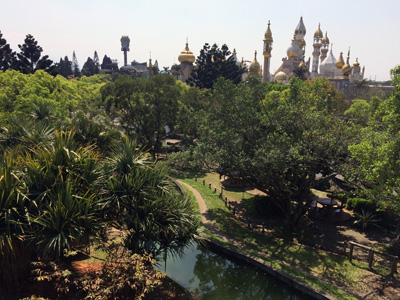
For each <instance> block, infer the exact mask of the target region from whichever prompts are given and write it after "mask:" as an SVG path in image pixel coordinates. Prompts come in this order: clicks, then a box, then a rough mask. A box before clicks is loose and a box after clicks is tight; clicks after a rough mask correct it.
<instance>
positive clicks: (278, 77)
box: [275, 71, 287, 82]
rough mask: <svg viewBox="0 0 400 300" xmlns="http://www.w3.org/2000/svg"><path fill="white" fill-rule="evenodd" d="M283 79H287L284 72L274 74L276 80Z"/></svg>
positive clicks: (282, 80)
mask: <svg viewBox="0 0 400 300" xmlns="http://www.w3.org/2000/svg"><path fill="white" fill-rule="evenodd" d="M285 80H287V75H286V73H285V72H283V71H280V72H278V73H277V74H276V75H275V81H276V82H284V81H285Z"/></svg>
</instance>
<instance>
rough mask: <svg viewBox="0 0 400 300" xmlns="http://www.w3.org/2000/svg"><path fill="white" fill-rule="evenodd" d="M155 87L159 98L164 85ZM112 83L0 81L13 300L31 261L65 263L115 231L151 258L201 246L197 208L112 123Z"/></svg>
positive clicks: (33, 78) (3, 250)
mask: <svg viewBox="0 0 400 300" xmlns="http://www.w3.org/2000/svg"><path fill="white" fill-rule="evenodd" d="M160 79H163V78H160ZM165 79H167V78H165ZM171 79H172V78H171ZM154 80H155V81H151V82H150V83H151V84H152V85H151V87H154V88H155V90H156V88H157V87H158V86H162V84H161V85H159V84H158V83H157V81H156V80H157V78H155V79H154ZM172 80H173V79H172ZM108 81H109V77H107V76H104V75H95V76H91V77H82V78H79V79H72V80H67V79H65V78H64V77H62V76H57V77H53V76H51V75H49V74H47V73H46V72H44V71H36V72H35V73H34V74H22V73H20V72H17V71H6V72H1V73H0V82H1V83H2V89H1V90H0V96H1V97H2V100H4V101H2V104H3V105H2V106H1V107H0V111H1V114H2V116H3V118H2V120H1V122H2V124H1V125H2V128H1V132H0V148H1V149H2V151H3V153H4V157H3V159H2V160H1V161H0V189H1V193H0V195H1V196H0V268H1V270H2V272H1V273H0V290H1V292H2V294H4V297H6V298H7V297H8V296H10V298H13V296H16V294H15V288H16V284H17V283H18V281H20V280H23V278H24V277H26V275H27V273H26V272H28V271H29V260H30V259H35V258H37V259H39V260H41V259H43V258H46V259H50V260H53V261H55V262H58V261H63V260H65V255H66V254H67V253H68V252H70V251H73V250H83V249H85V248H87V247H88V246H89V245H90V244H91V243H93V242H94V241H96V242H97V243H102V242H103V237H104V236H105V235H106V229H107V228H108V227H110V226H116V227H117V228H119V229H121V230H123V231H124V232H126V233H127V234H126V236H125V237H124V239H123V241H122V243H121V244H120V247H122V246H125V248H126V249H127V250H129V251H130V253H136V254H139V255H145V254H146V253H147V254H152V255H153V257H156V256H157V255H158V254H163V255H165V254H166V253H167V252H168V251H173V252H179V251H180V249H181V247H184V246H185V245H186V244H187V243H189V242H190V240H191V239H192V238H195V237H196V234H197V228H198V221H197V219H196V217H195V214H194V213H193V207H192V205H191V203H189V202H188V201H187V200H186V199H185V198H183V197H182V195H180V194H179V193H178V192H177V191H176V188H175V187H174V186H173V185H172V183H171V182H170V180H169V179H168V173H167V170H166V169H165V168H162V167H161V166H156V165H155V164H154V162H152V161H151V159H150V156H149V155H148V154H147V153H146V152H145V151H144V150H142V149H141V148H140V147H139V145H138V144H136V143H135V142H132V141H129V140H126V139H125V138H124V136H125V134H124V133H123V132H121V131H120V130H119V128H118V127H116V126H115V125H114V124H113V119H111V118H110V116H109V115H107V113H106V111H105V109H104V107H103V106H102V105H103V103H102V101H101V95H100V88H101V87H102V86H104V85H105V84H106V82H108ZM174 83H175V82H174V81H172V83H170V86H171V89H173V88H174V85H173V84H174ZM151 87H149V91H148V92H150V91H151V90H152V89H151ZM160 93H161V92H160ZM168 95H170V94H168ZM160 97H161V96H160ZM154 101H156V100H154ZM164 101H168V99H167V98H165V99H164ZM160 126H161V125H160ZM139 262H140V261H139ZM113 263H114V262H111V263H110V264H113ZM140 263H141V262H140ZM109 266H110V265H109ZM109 266H108V267H109ZM132 268H133V267H132ZM113 270H114V269H113ZM122 271H123V272H125V271H126V270H125V269H123V268H122V269H121V272H122ZM137 271H139V269H138V270H137ZM127 274H128V273H127ZM142 275H143V276H147V275H146V273H144V274H142ZM107 276H109V275H107ZM110 276H114V275H112V274H111V275H110ZM126 276H128V275H126ZM109 279H110V278H109ZM109 279H107V278H106V277H104V278H102V280H105V281H107V280H109ZM114 279H115V278H114ZM93 280H95V279H93ZM139 281H140V280H139ZM139 281H138V282H139ZM140 282H142V281H140ZM143 282H144V283H143ZM143 282H142V283H143V284H144V285H146V280H144V281H143ZM149 282H150V281H149ZM142 283H140V284H142ZM126 284H128V285H129V286H130V288H134V285H135V284H136V283H135V282H132V284H131V283H129V281H126ZM148 287H151V285H148ZM116 288H117V289H118V286H117V287H116ZM143 290H146V289H143V288H142V287H140V289H138V291H139V292H138V293H139V295H138V296H140V294H141V293H142V291H143ZM99 292H101V291H99Z"/></svg>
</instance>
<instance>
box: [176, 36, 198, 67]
mask: <svg viewBox="0 0 400 300" xmlns="http://www.w3.org/2000/svg"><path fill="white" fill-rule="evenodd" d="M195 60H196V57H195V56H194V54H193V52H192V51H190V50H189V43H188V42H187V41H186V47H185V49H183V51H182V52H181V54H179V56H178V61H179V62H180V63H190V64H192V63H194V62H195Z"/></svg>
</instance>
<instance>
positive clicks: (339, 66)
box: [336, 52, 344, 69]
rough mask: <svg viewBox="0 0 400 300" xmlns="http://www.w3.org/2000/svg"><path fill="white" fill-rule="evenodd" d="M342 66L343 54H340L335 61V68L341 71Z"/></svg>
mask: <svg viewBox="0 0 400 300" xmlns="http://www.w3.org/2000/svg"><path fill="white" fill-rule="evenodd" d="M343 66H344V59H343V52H340V56H339V58H338V59H337V61H336V68H338V69H341V68H343Z"/></svg>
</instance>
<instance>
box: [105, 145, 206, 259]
mask: <svg viewBox="0 0 400 300" xmlns="http://www.w3.org/2000/svg"><path fill="white" fill-rule="evenodd" d="M111 157H112V158H111V159H110V160H109V163H108V164H107V166H106V172H107V174H108V176H109V180H108V182H107V186H106V189H107V192H106V204H105V209H106V211H107V212H109V213H110V212H111V213H112V214H113V215H114V216H115V217H113V218H112V219H114V221H115V223H116V224H115V225H116V226H117V228H120V229H122V230H126V232H127V235H126V238H125V240H124V243H125V246H126V247H127V248H128V249H130V250H132V251H133V252H134V253H138V254H144V253H149V254H152V255H153V256H154V257H155V256H157V255H160V254H163V255H164V257H166V254H167V252H173V253H180V251H181V250H182V248H183V247H184V246H186V245H187V244H188V243H190V241H191V239H193V238H196V237H197V229H198V226H199V220H198V218H197V217H196V215H195V213H194V207H193V204H192V203H191V202H190V201H189V200H188V199H187V198H184V197H183V196H182V195H180V194H178V193H177V192H176V189H175V188H174V186H173V184H172V182H171V181H170V180H169V179H168V173H167V170H166V169H165V168H163V167H161V166H160V165H154V164H153V163H151V162H150V161H149V160H148V158H146V156H145V153H143V152H142V151H141V150H140V149H139V150H138V149H137V144H136V143H133V142H130V141H126V142H125V143H124V144H121V145H118V146H117V147H115V149H114V153H113V154H112V155H111Z"/></svg>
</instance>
